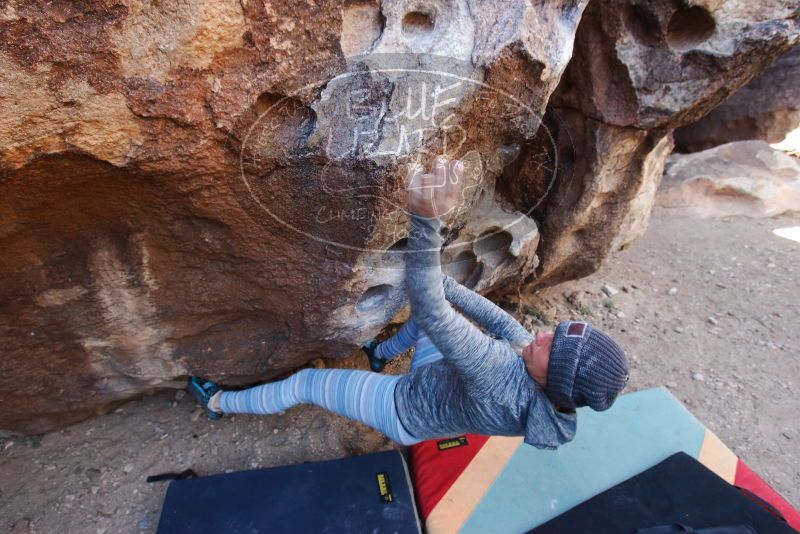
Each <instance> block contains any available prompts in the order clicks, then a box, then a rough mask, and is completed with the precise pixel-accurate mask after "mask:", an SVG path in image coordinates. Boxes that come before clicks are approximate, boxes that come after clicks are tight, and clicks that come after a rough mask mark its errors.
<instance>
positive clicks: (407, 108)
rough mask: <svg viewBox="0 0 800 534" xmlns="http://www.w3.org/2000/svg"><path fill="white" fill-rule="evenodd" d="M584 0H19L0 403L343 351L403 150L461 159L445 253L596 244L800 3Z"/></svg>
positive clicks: (381, 281) (508, 254)
mask: <svg viewBox="0 0 800 534" xmlns="http://www.w3.org/2000/svg"><path fill="white" fill-rule="evenodd" d="M587 3H588V0H574V1H570V0H563V1H548V2H534V3H531V2H527V1H523V0H505V1H502V2H488V1H484V0H472V1H470V2H466V1H459V0H442V1H436V2H430V3H426V4H424V5H423V4H421V3H416V2H404V1H384V2H382V3H381V4H380V7H379V6H378V4H377V3H376V2H370V1H351V2H346V3H344V4H342V3H337V2H318V3H294V2H266V3H262V2H237V1H232V0H227V1H221V2H213V3H209V2H201V1H188V2H187V1H181V2H178V1H177V0H167V1H164V2H159V3H157V4H152V3H148V2H139V1H136V0H125V1H116V2H115V1H110V2H106V3H97V4H93V5H92V7H86V6H85V5H83V4H69V3H57V4H53V3H49V2H44V1H41V2H9V3H7V4H5V5H4V7H3V9H2V10H1V11H0V36H1V37H2V39H0V43H2V44H0V147H2V149H1V150H2V152H0V346H2V347H3V348H2V353H1V356H0V363H1V364H2V369H3V370H4V372H3V373H2V374H1V375H0V402H2V405H3V407H4V409H3V411H2V414H0V428H2V429H8V430H16V431H25V432H39V431H44V430H47V429H51V428H54V427H56V426H58V425H63V424H66V423H69V422H72V421H76V420H78V419H81V418H83V417H87V416H89V415H91V414H93V413H98V412H100V411H104V410H107V409H109V407H111V406H113V405H114V403H116V402H119V401H122V400H125V399H128V398H131V397H133V396H136V395H138V394H141V393H142V392H144V391H147V390H150V389H153V388H161V387H170V386H176V385H178V384H180V381H181V380H182V379H183V377H185V376H186V375H187V374H203V375H208V376H212V377H215V378H217V379H222V380H225V381H226V382H227V383H232V384H233V383H244V382H247V381H252V380H254V379H256V378H264V377H268V376H275V375H277V374H280V373H282V372H286V371H288V370H290V369H293V368H296V367H297V366H299V365H302V364H303V363H305V362H307V361H309V360H311V359H313V358H316V357H319V356H323V355H324V356H338V355H342V354H345V353H347V352H349V351H351V350H352V349H354V348H355V347H356V346H357V343H358V342H359V341H362V340H363V339H365V338H367V337H371V336H373V335H375V334H376V333H377V332H378V331H379V330H380V329H381V328H382V327H383V326H384V324H385V323H386V321H387V320H388V319H389V318H390V317H392V316H393V315H394V314H395V313H397V312H398V310H400V309H401V308H402V307H403V304H404V299H403V288H402V283H401V282H402V272H401V270H400V269H399V266H400V265H401V262H400V261H399V259H400V258H401V257H402V255H401V253H402V249H403V229H404V221H405V215H404V213H403V210H402V204H403V203H402V198H403V189H404V174H405V169H406V164H407V163H409V162H410V161H411V160H412V159H418V160H420V161H421V162H423V163H428V162H429V161H430V158H431V157H432V156H433V155H434V154H437V153H442V152H444V153H447V154H448V155H449V156H451V157H460V158H463V159H465V160H466V161H467V162H468V170H469V171H470V176H471V178H470V179H471V180H472V181H471V182H470V187H469V188H468V189H467V192H466V193H465V199H464V200H465V202H464V206H463V207H464V209H463V210H461V211H460V212H459V213H457V214H456V216H455V217H454V218H453V219H452V220H451V221H450V223H449V230H450V231H449V233H448V242H449V243H451V248H449V249H448V250H447V251H446V252H445V258H446V260H447V261H448V265H447V267H446V268H447V269H449V270H450V272H452V273H453V274H454V275H457V276H459V277H462V279H463V280H464V281H465V282H468V283H469V284H470V285H473V286H474V287H476V288H479V289H490V288H492V287H495V286H497V285H499V284H503V283H508V282H509V280H510V279H512V280H519V279H520V278H525V277H527V278H534V277H535V276H536V275H535V273H534V270H535V269H537V264H538V265H539V267H538V271H539V276H540V277H541V279H542V281H543V283H550V282H552V281H553V280H555V279H564V278H569V277H574V276H579V275H581V274H585V273H587V272H590V271H591V270H592V269H594V268H596V266H597V265H598V263H599V262H600V261H601V260H602V258H603V257H605V255H606V254H607V253H608V251H609V250H611V249H612V248H614V247H618V246H622V245H624V243H625V242H627V241H628V240H629V239H630V238H631V236H634V235H636V234H637V233H640V232H641V231H642V229H643V228H644V225H645V224H646V219H647V214H648V213H649V205H650V203H651V202H652V195H653V192H654V191H655V185H656V184H657V181H658V178H657V177H658V176H659V175H660V174H661V173H660V165H661V164H662V163H663V159H664V157H665V156H666V153H667V152H668V151H669V145H670V140H669V132H670V130H671V129H672V128H674V127H675V126H677V125H680V124H683V123H685V122H686V121H689V120H694V119H696V118H697V117H699V116H700V115H702V114H704V113H706V112H707V111H708V110H709V109H710V108H711V107H713V105H715V104H716V103H717V102H719V101H720V100H721V99H722V98H724V97H725V96H727V95H728V94H729V93H730V92H731V91H733V90H734V89H735V88H736V87H737V86H739V85H741V84H742V83H745V82H746V81H747V80H748V79H749V78H750V77H752V76H753V75H754V74H756V73H757V72H758V71H759V70H760V68H762V67H763V65H765V64H766V63H767V62H768V61H769V60H770V59H771V58H772V57H774V56H775V55H777V54H779V53H781V52H782V51H783V50H785V49H786V48H788V47H789V46H790V45H792V44H793V43H794V41H795V40H796V39H797V28H796V25H797V18H796V17H795V18H792V16H793V14H794V11H793V10H796V5H795V3H793V2H788V1H786V2H780V1H771V2H768V3H766V4H765V5H762V6H759V7H758V9H756V8H753V7H750V6H747V5H745V3H743V2H738V1H729V2H720V1H718V2H716V3H715V5H713V6H711V5H707V4H708V3H705V4H703V5H704V6H705V7H699V6H696V7H693V8H689V9H686V8H679V7H678V4H673V3H670V2H640V3H638V4H636V6H633V5H628V4H626V3H622V2H599V1H595V2H592V3H591V4H590V5H589V7H588V9H587ZM705 9H708V12H706V11H703V10H705ZM698 10H701V11H698ZM687 11H688V13H686V12H687ZM582 15H585V16H583V18H582ZM695 15H697V16H695ZM676 17H677V18H676ZM709 18H710V19H713V24H712V25H713V28H712V29H713V31H710V30H709V24H711V22H709ZM695 19H697V20H699V24H698V23H697V22H696V21H695ZM579 22H580V28H579V27H578V24H579ZM687 28H688V29H689V30H691V31H689V30H687ZM648 32H649V33H648ZM573 44H574V57H573ZM364 53H369V54H371V55H369V56H360V57H359V56H358V55H359V54H364ZM425 54H444V55H446V56H447V57H448V58H450V59H441V58H435V57H431V56H429V55H425ZM571 58H572V59H571ZM568 64H569V66H568ZM387 66H390V67H393V68H392V69H386V68H385V67H387ZM565 69H566V70H567V75H566V76H564V77H563V79H562V74H564V72H565ZM431 72H433V74H431ZM442 72H444V74H441V73H442ZM436 73H438V74H436ZM437 77H438V78H437ZM445 82H447V83H445ZM476 82H477V83H476ZM559 82H560V86H559V88H558V90H557V92H556V95H555V97H554V98H552V99H551V94H552V93H553V91H554V90H555V89H556V86H557V85H559ZM412 90H414V91H422V92H417V93H413V91H412ZM423 93H424V95H425V99H424V100H423V97H422V95H423ZM437 97H438V99H437ZM548 102H550V111H549V112H548V114H547V117H546V119H545V120H546V121H547V124H548V128H539V125H540V118H541V116H542V115H543V113H544V111H545V109H546V107H547V105H548ZM419 110H423V112H422V113H419ZM559 117H562V118H561V119H559ZM540 154H543V156H542V157H540ZM555 155H559V158H558V159H555V158H554V156H555ZM554 176H555V180H554V178H553V177H554ZM498 177H499V179H498ZM495 193H497V194H495ZM545 193H549V194H547V195H545ZM543 198H544V201H542V199H543ZM531 215H533V217H532V216H531ZM534 219H538V220H539V221H540V225H537V223H536V221H535V220H534ZM510 222H513V223H514V224H511V225H509V224H508V223H510ZM538 226H540V227H541V231H542V232H543V239H542V240H541V241H540V240H539V237H540V236H539V233H538V232H539V228H538ZM537 243H538V245H537ZM537 247H538V248H537ZM537 255H538V257H537Z"/></svg>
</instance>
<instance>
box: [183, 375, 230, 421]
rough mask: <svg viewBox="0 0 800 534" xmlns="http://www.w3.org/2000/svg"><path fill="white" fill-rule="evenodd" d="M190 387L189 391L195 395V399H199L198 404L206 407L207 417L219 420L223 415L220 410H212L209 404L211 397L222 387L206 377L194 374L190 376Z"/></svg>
mask: <svg viewBox="0 0 800 534" xmlns="http://www.w3.org/2000/svg"><path fill="white" fill-rule="evenodd" d="M188 389H189V393H191V394H192V396H193V397H194V400H195V401H197V404H199V405H200V406H202V407H203V408H205V410H206V417H208V418H209V419H212V420H217V419H220V418H221V417H222V414H221V413H220V412H216V411H214V410H212V409H211V407H210V406H209V402H210V401H211V397H213V396H214V395H215V394H216V393H217V392H219V391H220V387H219V386H218V385H217V384H215V383H214V382H212V381H210V380H206V379H205V378H200V377H199V376H193V377H191V378H189V385H188Z"/></svg>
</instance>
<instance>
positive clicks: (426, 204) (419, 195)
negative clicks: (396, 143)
mask: <svg viewBox="0 0 800 534" xmlns="http://www.w3.org/2000/svg"><path fill="white" fill-rule="evenodd" d="M433 165H434V168H433V172H432V173H428V174H426V173H424V172H423V170H424V169H423V168H422V166H421V165H419V164H412V165H410V166H409V169H408V180H407V183H408V189H407V191H408V211H409V212H410V213H413V214H414V215H420V216H422V217H428V218H433V217H439V218H444V217H445V216H447V214H448V213H450V212H451V211H452V210H453V209H455V208H456V206H458V202H459V200H460V199H461V194H460V193H461V188H462V186H463V182H464V180H463V177H464V164H463V163H462V162H460V161H459V160H453V161H448V160H447V159H445V158H436V161H435V162H434V164H433Z"/></svg>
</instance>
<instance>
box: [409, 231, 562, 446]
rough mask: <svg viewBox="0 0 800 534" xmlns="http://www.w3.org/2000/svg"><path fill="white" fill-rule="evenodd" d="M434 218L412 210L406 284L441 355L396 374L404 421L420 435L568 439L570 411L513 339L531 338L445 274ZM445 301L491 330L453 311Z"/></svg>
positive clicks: (542, 442) (543, 441) (534, 441)
mask: <svg viewBox="0 0 800 534" xmlns="http://www.w3.org/2000/svg"><path fill="white" fill-rule="evenodd" d="M440 227H441V222H440V221H439V220H438V219H426V218H423V217H417V216H414V215H412V216H410V218H409V232H410V233H409V237H408V244H409V250H408V253H407V254H406V288H407V290H408V296H409V300H410V301H411V313H412V317H413V318H414V321H415V322H416V323H417V326H419V327H420V328H421V329H422V330H424V331H425V333H426V334H427V335H428V337H429V338H430V340H431V341H432V342H433V344H434V345H436V348H438V349H439V351H440V352H441V353H442V355H443V356H444V358H443V359H442V360H439V361H437V362H434V363H431V364H429V365H425V366H423V367H420V368H418V369H416V370H415V371H413V372H411V373H409V374H408V375H406V376H404V377H403V378H401V379H400V381H399V382H398V383H397V388H396V389H395V401H396V404H397V412H398V416H399V417H400V421H401V422H402V423H403V426H405V427H406V430H408V431H409V432H410V433H411V434H412V435H413V436H415V437H416V438H419V439H432V438H442V437H452V436H457V435H461V434H466V433H474V434H483V435H500V436H525V442H526V443H529V444H531V445H533V446H535V447H539V448H547V449H552V448H556V447H557V446H559V445H561V444H563V443H566V442H568V441H570V440H572V438H573V436H574V434H575V425H576V415H575V414H574V413H573V414H565V413H561V412H558V411H556V410H555V407H554V406H553V404H552V403H551V402H550V400H549V399H548V398H547V396H546V395H545V393H544V391H543V390H542V389H541V388H540V387H539V385H538V384H537V383H536V382H535V381H534V380H533V379H532V378H531V377H530V376H529V375H528V373H527V371H526V369H525V364H524V362H523V360H522V358H521V357H520V356H519V355H518V354H517V353H516V352H515V351H514V349H513V348H512V345H513V346H517V347H524V346H526V345H527V344H528V343H530V342H531V341H532V340H533V337H532V336H531V334H530V333H528V332H527V331H526V330H525V329H524V328H523V327H522V326H521V325H520V324H519V323H518V322H517V321H515V320H514V318H513V317H511V316H510V315H508V314H507V313H506V312H504V311H503V310H501V309H500V308H498V307H497V306H495V305H494V304H492V303H491V302H490V301H488V300H487V299H484V298H483V297H481V296H480V295H477V294H476V293H473V292H472V291H470V290H468V289H466V288H464V287H463V286H460V285H458V284H457V283H456V282H455V281H454V280H452V279H450V278H448V277H444V284H443V283H442V279H443V275H442V272H441V266H440V247H441V238H440V237H439V228H440ZM445 290H447V296H448V298H449V300H450V301H451V302H452V303H453V304H454V305H455V306H456V307H458V308H459V310H461V311H462V312H463V313H464V314H466V315H467V316H469V317H470V319H472V320H473V321H475V323H477V324H478V325H480V326H482V327H483V328H485V329H486V330H487V331H488V332H489V333H490V334H492V335H493V336H495V337H496V338H499V339H495V337H492V336H489V335H486V334H484V333H483V332H481V330H479V329H478V328H477V327H476V326H475V325H474V324H473V323H471V322H470V321H469V320H467V319H466V318H465V317H464V316H462V315H461V314H459V313H458V312H456V311H455V310H454V309H453V308H452V307H451V306H450V305H449V304H448V302H447V301H446V299H445Z"/></svg>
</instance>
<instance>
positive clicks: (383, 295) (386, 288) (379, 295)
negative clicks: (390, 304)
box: [356, 284, 393, 312]
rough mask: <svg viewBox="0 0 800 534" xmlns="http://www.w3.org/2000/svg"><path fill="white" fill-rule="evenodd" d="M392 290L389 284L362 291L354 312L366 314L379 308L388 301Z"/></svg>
mask: <svg viewBox="0 0 800 534" xmlns="http://www.w3.org/2000/svg"><path fill="white" fill-rule="evenodd" d="M392 289H393V288H392V286H391V285H389V284H381V285H378V286H373V287H370V288H368V289H367V290H366V291H364V294H363V295H361V298H360V299H358V302H357V303H356V310H358V311H360V312H368V311H372V310H376V309H378V308H380V307H381V306H383V304H384V303H385V302H386V301H387V300H388V299H389V295H390V294H391V292H392Z"/></svg>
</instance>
